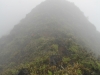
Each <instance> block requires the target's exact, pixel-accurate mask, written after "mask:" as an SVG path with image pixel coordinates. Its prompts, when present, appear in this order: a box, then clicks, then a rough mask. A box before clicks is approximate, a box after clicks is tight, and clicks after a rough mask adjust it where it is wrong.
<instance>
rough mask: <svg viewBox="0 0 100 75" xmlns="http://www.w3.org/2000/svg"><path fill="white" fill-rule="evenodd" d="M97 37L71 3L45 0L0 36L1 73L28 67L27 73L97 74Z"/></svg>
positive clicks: (99, 68) (11, 73)
mask: <svg viewBox="0 0 100 75" xmlns="http://www.w3.org/2000/svg"><path fill="white" fill-rule="evenodd" d="M99 37H100V33H99V32H98V31H96V28H95V26H94V25H93V24H91V23H90V22H89V21H88V19H87V18H86V17H85V16H84V14H83V12H81V11H80V9H79V8H78V7H76V6H75V5H74V4H73V3H71V2H68V1H65V0H46V1H44V2H42V3H41V4H40V5H38V6H37V7H36V8H34V9H33V10H32V11H31V12H30V13H29V14H27V15H26V17H25V18H24V19H22V20H21V21H20V23H19V24H17V25H16V26H15V27H14V28H13V30H12V31H11V32H10V34H9V35H7V36H4V37H2V38H1V39H0V51H1V52H0V64H1V66H0V69H1V70H0V74H2V75H16V74H17V73H18V70H21V69H22V68H28V69H29V70H30V73H31V74H30V75H63V74H64V75H65V74H68V75H92V74H91V73H95V74H94V75H98V74H99V73H100V66H99V65H100V62H99V60H98V59H97V58H95V55H94V54H95V53H96V54H99V49H100V47H99V44H100V39H99ZM93 52H94V53H93ZM52 57H53V58H52ZM51 58H52V59H51ZM58 61H60V62H58ZM59 65H60V66H59ZM34 66H35V67H34ZM75 67H76V69H75ZM46 69H47V70H46ZM52 69H54V71H53V70H52ZM69 69H70V70H69ZM73 70H74V71H73Z"/></svg>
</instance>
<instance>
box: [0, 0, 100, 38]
mask: <svg viewBox="0 0 100 75" xmlns="http://www.w3.org/2000/svg"><path fill="white" fill-rule="evenodd" d="M43 1H45V0H30V1H29V0H9V1H8V0H0V37H1V36H3V35H5V34H8V33H9V32H10V31H11V29H12V28H13V27H14V25H16V24H18V23H19V22H20V20H21V19H23V18H25V16H26V14H28V13H29V12H30V11H31V10H32V9H33V8H34V7H35V6H37V5H38V4H40V3H41V2H43ZM69 1H71V2H74V3H75V5H77V6H78V7H79V8H80V9H81V10H82V12H83V13H84V14H85V15H86V17H87V18H88V19H89V20H90V21H91V22H92V23H93V24H94V25H95V26H96V28H97V30H99V31H100V26H99V25H100V21H99V19H100V14H99V13H100V10H99V7H100V5H99V3H100V1H99V0H88V1H87V0H84V1H82V0H69Z"/></svg>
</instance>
